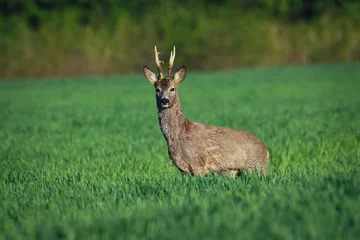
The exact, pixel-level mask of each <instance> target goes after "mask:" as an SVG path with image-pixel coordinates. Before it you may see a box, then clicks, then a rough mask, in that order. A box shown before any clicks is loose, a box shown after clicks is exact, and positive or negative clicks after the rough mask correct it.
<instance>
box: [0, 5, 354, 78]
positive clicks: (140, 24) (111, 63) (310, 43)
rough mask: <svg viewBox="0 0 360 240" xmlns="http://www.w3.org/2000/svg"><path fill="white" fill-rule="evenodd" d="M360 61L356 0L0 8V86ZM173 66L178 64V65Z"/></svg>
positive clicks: (9, 6) (11, 6) (3, 6)
mask: <svg viewBox="0 0 360 240" xmlns="http://www.w3.org/2000/svg"><path fill="white" fill-rule="evenodd" d="M155 44H156V45H157V46H158V49H159V51H160V52H164V54H163V55H162V57H161V58H162V59H166V60H167V59H168V57H169V56H168V55H169V53H170V51H171V49H172V46H173V45H175V46H176V47H177V56H176V60H175V65H180V64H186V65H187V67H188V68H190V69H193V70H221V69H231V68H241V67H244V66H246V67H248V66H271V65H282V64H309V63H319V62H354V61H359V60H360V1H358V0H314V1H313V0H197V1H190V0H183V1H176V0H166V1H165V0H132V1H127V0H102V1H95V0H23V1H21V0H0V78H2V79H9V78H12V79H15V78H32V77H48V76H56V77H57V76H79V75H83V76H84V75H86V76H88V75H112V74H125V73H131V72H140V71H141V69H142V66H143V65H144V64H147V65H149V66H154V64H155V63H154V54H153V47H154V45H155ZM176 63H177V64H176Z"/></svg>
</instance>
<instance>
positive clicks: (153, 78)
mask: <svg viewBox="0 0 360 240" xmlns="http://www.w3.org/2000/svg"><path fill="white" fill-rule="evenodd" d="M143 71H144V75H145V78H146V80H148V81H149V82H150V83H151V84H154V83H155V82H156V81H157V80H158V79H157V77H156V75H155V73H154V72H153V71H151V70H150V68H148V67H147V66H144V68H143Z"/></svg>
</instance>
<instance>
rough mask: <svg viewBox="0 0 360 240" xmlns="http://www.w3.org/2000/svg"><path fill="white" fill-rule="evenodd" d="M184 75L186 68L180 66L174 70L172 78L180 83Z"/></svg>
mask: <svg viewBox="0 0 360 240" xmlns="http://www.w3.org/2000/svg"><path fill="white" fill-rule="evenodd" d="M185 77H186V68H185V66H182V67H181V68H179V70H177V71H176V73H175V75H174V80H175V82H176V83H181V82H182V81H183V80H184V79H185Z"/></svg>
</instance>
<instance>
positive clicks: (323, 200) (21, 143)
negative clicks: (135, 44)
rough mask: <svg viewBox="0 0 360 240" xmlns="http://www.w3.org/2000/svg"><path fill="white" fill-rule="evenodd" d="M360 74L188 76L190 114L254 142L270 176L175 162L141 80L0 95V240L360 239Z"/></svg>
mask: <svg viewBox="0 0 360 240" xmlns="http://www.w3.org/2000/svg"><path fill="white" fill-rule="evenodd" d="M359 89H360V65H359V64H349V65H319V66H313V67H311V66H302V67H283V68H280V67H278V68H268V69H257V70H246V69H245V70H241V71H229V72H221V73H210V72H209V73H206V72H204V73H193V72H189V73H188V77H187V79H186V80H185V81H184V82H183V83H182V84H181V86H180V94H181V100H182V106H183V110H184V113H185V115H186V116H187V117H188V118H190V119H192V120H196V121H199V122H204V123H208V124H212V125H218V126H226V127H232V128H238V129H246V130H248V131H250V132H252V133H254V134H255V135H257V136H259V137H260V138H261V139H263V140H264V142H265V143H266V144H267V146H268V148H269V150H270V162H269V175H268V176H267V177H263V176H261V177H258V176H249V175H246V174H245V175H242V176H241V177H239V178H237V179H235V180H233V179H231V178H229V177H227V176H221V175H211V176H208V177H204V178H201V177H192V176H188V175H181V173H180V172H179V171H178V170H177V169H176V167H175V166H173V164H172V163H171V161H170V159H169V157H168V155H167V149H166V143H165V140H164V139H163V136H162V134H161V132H160V130H159V127H158V123H157V114H156V107H155V97H154V92H153V89H152V87H151V86H150V85H149V84H148V83H147V82H146V80H145V79H144V78H143V76H140V75H132V76H123V77H112V78H92V79H87V81H81V79H77V80H75V79H69V80H68V81H57V80H54V79H53V80H52V81H47V80H45V81H27V82H21V83H20V82H2V83H0V108H1V112H0V129H1V131H0V142H1V144H0V238H9V239H18V238H26V239H56V238H68V239H74V238H76V239H81V238H83V239H89V238H124V239H139V238H147V239H148V238H151V239H161V238H167V239H169V238H174V239H184V238H187V239H204V238H207V239H208V238H232V239H233V238H239V239H271V238H273V239H329V238H334V239H357V237H358V236H359V235H360V228H359V225H358V224H357V223H359V221H360V187H359V186H360V164H359V163H360V161H359V160H360V127H359V121H360V115H359V111H358V106H359V104H360V95H359V94H358V92H359Z"/></svg>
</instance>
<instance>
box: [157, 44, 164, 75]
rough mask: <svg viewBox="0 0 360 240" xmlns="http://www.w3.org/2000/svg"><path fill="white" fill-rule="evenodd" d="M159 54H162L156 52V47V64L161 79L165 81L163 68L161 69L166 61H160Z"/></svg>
mask: <svg viewBox="0 0 360 240" xmlns="http://www.w3.org/2000/svg"><path fill="white" fill-rule="evenodd" d="M159 54H160V52H158V51H157V50H156V46H155V62H156V65H157V68H158V70H159V79H163V78H164V74H163V71H162V68H161V64H164V61H160V60H159Z"/></svg>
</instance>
